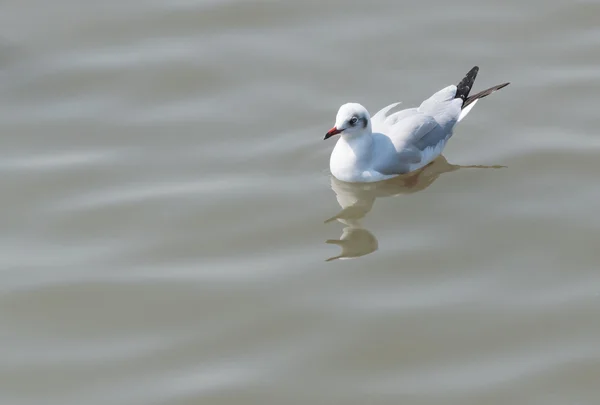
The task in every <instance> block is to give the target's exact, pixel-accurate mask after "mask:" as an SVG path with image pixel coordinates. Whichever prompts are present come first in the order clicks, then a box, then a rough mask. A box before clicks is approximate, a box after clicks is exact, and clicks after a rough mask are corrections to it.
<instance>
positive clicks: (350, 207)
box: [325, 156, 506, 262]
mask: <svg viewBox="0 0 600 405" xmlns="http://www.w3.org/2000/svg"><path fill="white" fill-rule="evenodd" d="M504 167H506V166H499V165H495V166H480V165H471V166H461V165H453V164H451V163H448V161H447V160H446V158H445V157H444V156H439V157H438V158H437V159H435V160H434V161H433V162H431V163H430V164H429V165H427V166H425V167H424V168H422V169H420V170H417V171H415V172H412V173H408V174H405V175H401V176H398V177H395V178H393V179H390V180H385V181H380V182H376V183H346V182H343V181H340V180H338V179H336V178H335V177H333V176H331V189H332V190H333V191H334V192H335V194H336V198H337V201H338V203H339V204H340V207H341V208H342V210H341V211H340V212H339V213H338V214H336V215H335V216H333V217H331V218H329V219H327V220H326V221H325V223H329V222H333V221H336V220H337V221H338V222H340V223H342V224H343V225H345V227H344V229H343V230H342V235H341V236H340V238H339V239H329V240H327V241H326V242H325V243H328V244H333V245H338V246H340V247H341V248H342V252H341V253H340V254H339V255H337V256H333V257H330V258H329V259H327V260H326V261H328V262H329V261H332V260H336V259H351V258H356V257H360V256H365V255H368V254H370V253H373V252H374V251H376V250H377V249H378V246H379V245H378V242H377V238H376V237H375V235H373V234H372V233H371V232H370V231H369V230H367V229H366V228H365V227H363V225H362V224H361V220H362V219H363V218H364V217H365V216H366V215H367V214H368V213H369V211H371V209H372V208H373V204H374V203H375V200H376V199H377V198H381V197H392V196H397V195H400V194H413V193H417V192H419V191H423V190H425V189H426V188H427V187H429V186H430V185H432V184H433V182H435V181H436V180H437V178H438V177H439V176H440V175H441V174H444V173H450V172H454V171H457V170H459V169H500V168H504Z"/></svg>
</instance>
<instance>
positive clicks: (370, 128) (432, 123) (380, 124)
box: [325, 66, 510, 183]
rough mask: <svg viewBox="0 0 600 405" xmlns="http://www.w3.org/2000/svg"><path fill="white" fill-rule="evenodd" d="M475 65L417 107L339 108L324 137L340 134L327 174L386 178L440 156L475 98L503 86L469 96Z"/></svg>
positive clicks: (360, 180)
mask: <svg viewBox="0 0 600 405" xmlns="http://www.w3.org/2000/svg"><path fill="white" fill-rule="evenodd" d="M478 72H479V67H477V66H475V67H473V68H472V69H471V70H470V71H469V72H468V73H467V75H466V76H465V77H464V78H463V79H462V80H461V81H460V82H459V83H458V85H450V86H448V87H445V88H443V89H442V90H440V91H438V92H437V93H435V94H434V95H432V96H431V97H429V98H428V99H427V100H425V101H423V102H422V103H421V105H420V106H419V107H416V108H407V109H405V110H401V111H398V112H395V113H392V114H389V112H390V111H391V110H392V109H393V108H394V107H397V106H398V105H399V104H400V103H393V104H390V105H388V106H387V107H385V108H383V109H381V110H380V111H378V112H377V113H376V114H375V115H374V116H373V117H371V116H370V115H369V112H368V111H367V109H366V108H365V107H363V106H362V105H360V104H358V103H347V104H344V105H342V106H341V107H340V109H339V111H338V113H337V116H336V118H335V126H334V127H333V128H331V129H330V130H329V131H328V132H327V134H326V135H325V139H329V138H330V137H332V136H334V135H337V134H340V135H341V136H340V138H339V139H338V141H337V143H336V144H335V147H334V149H333V152H332V153H331V159H330V161H329V168H330V170H331V174H332V175H333V176H334V177H335V178H337V179H338V180H341V181H345V182H351V183H370V182H376V181H381V180H387V179H390V178H392V177H396V176H398V175H401V174H405V173H409V172H412V171H415V170H418V169H420V168H422V167H424V166H426V165H428V164H429V163H431V162H432V161H433V160H434V159H435V158H436V157H437V156H439V155H440V154H441V153H442V151H443V150H444V147H445V146H446V143H447V142H448V139H450V137H451V136H452V132H453V130H454V126H455V125H456V124H457V123H458V122H460V121H461V120H462V119H463V118H464V117H465V116H466V115H467V114H468V113H469V112H470V111H471V109H472V108H473V107H474V106H475V104H476V103H477V101H479V99H481V98H483V97H486V96H488V95H490V94H492V93H493V92H495V91H496V90H500V89H501V88H503V87H506V86H508V85H509V84H510V83H502V84H499V85H497V86H493V87H490V88H489V89H487V90H483V91H481V92H479V93H477V94H475V95H472V96H469V93H470V91H471V88H472V87H473V83H474V82H475V78H476V77H477V73H478Z"/></svg>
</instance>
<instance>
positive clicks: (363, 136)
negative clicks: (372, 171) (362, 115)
mask: <svg viewBox="0 0 600 405" xmlns="http://www.w3.org/2000/svg"><path fill="white" fill-rule="evenodd" d="M338 143H345V144H346V145H347V148H349V149H350V150H351V151H352V153H353V155H354V156H356V157H357V158H359V157H366V156H367V155H368V156H369V157H370V156H371V144H372V143H373V137H372V136H371V131H370V130H369V128H366V129H365V130H364V131H362V132H360V133H358V134H344V133H342V136H341V137H340V139H339V140H338Z"/></svg>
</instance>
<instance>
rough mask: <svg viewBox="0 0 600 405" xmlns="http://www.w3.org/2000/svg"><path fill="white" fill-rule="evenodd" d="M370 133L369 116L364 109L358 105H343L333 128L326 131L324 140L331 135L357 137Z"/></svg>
mask: <svg viewBox="0 0 600 405" xmlns="http://www.w3.org/2000/svg"><path fill="white" fill-rule="evenodd" d="M370 132H371V116H370V115H369V112H368V111H367V109H366V108H365V107H363V106H362V105H360V104H358V103H348V104H344V105H343V106H341V107H340V109H339V110H338V113H337V115H336V117H335V126H334V127H333V128H331V129H330V130H329V131H327V134H326V135H325V139H328V138H331V137H332V136H333V135H337V134H342V136H344V135H346V136H358V135H362V134H364V133H370Z"/></svg>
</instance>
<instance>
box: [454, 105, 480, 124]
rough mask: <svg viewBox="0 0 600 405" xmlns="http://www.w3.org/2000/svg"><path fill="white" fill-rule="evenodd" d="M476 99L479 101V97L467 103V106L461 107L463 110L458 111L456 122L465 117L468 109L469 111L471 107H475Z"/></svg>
mask: <svg viewBox="0 0 600 405" xmlns="http://www.w3.org/2000/svg"><path fill="white" fill-rule="evenodd" d="M478 101H479V99H477V100H475V101H473V102H472V103H471V104H469V105H468V106H466V107H465V108H463V110H462V111H461V112H460V115H459V116H458V120H457V121H456V122H460V121H461V120H462V119H463V118H465V117H466V116H467V114H468V113H469V111H471V109H472V108H473V107H475V104H477V102H478Z"/></svg>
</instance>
